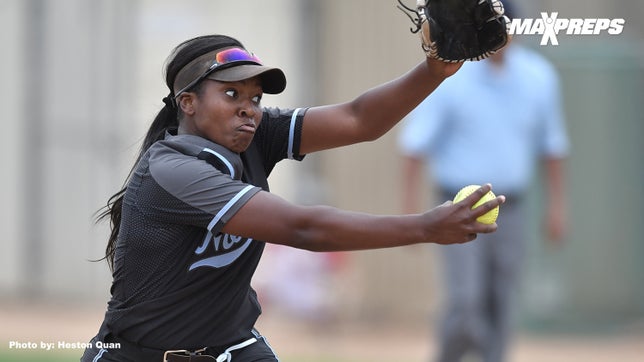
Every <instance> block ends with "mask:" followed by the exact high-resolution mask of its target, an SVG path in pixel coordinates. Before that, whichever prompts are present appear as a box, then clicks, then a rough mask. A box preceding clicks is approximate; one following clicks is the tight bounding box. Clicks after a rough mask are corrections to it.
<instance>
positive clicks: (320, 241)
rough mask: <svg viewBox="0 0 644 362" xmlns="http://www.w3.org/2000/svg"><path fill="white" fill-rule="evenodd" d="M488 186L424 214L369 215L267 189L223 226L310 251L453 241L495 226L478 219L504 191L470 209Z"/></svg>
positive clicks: (470, 237)
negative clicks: (296, 200) (292, 199)
mask: <svg viewBox="0 0 644 362" xmlns="http://www.w3.org/2000/svg"><path fill="white" fill-rule="evenodd" d="M489 190H490V185H485V186H483V187H482V188H481V189H479V190H478V191H477V192H475V193H473V194H472V195H470V196H469V197H468V198H466V199H465V201H464V202H459V203H457V204H453V203H452V202H450V201H448V202H446V203H444V204H442V205H440V206H438V207H436V208H434V209H432V210H429V211H427V212H425V213H423V214H414V215H402V216H393V215H389V216H387V215H383V216H378V215H370V214H364V213H358V212H350V211H343V210H339V209H336V208H333V207H328V206H297V205H293V204H290V203H288V202H286V201H285V200H283V199H281V198H280V197H278V196H275V195H273V194H270V193H268V192H259V193H257V194H255V195H254V196H253V197H252V198H251V199H250V200H249V201H248V202H247V203H246V204H245V205H244V206H242V208H241V209H240V210H239V211H237V213H236V214H235V215H234V216H233V217H232V218H231V219H230V220H229V221H228V223H227V224H226V225H225V226H224V228H223V231H224V232H225V233H228V234H233V235H238V236H244V237H251V238H253V239H257V240H263V241H266V242H270V243H276V244H283V245H288V246H292V247H296V248H299V249H306V250H312V251H342V250H363V249H378V248H389V247H396V246H403V245H409V244H416V243H437V244H454V243H464V242H467V241H471V240H473V239H475V238H476V234H478V233H489V232H493V231H495V230H496V228H497V226H496V224H492V225H486V224H481V223H479V222H477V221H476V218H477V217H479V216H481V215H483V214H485V213H486V212H487V211H489V210H491V209H492V208H494V207H496V206H497V205H499V204H501V203H503V202H504V201H505V197H504V196H499V197H497V198H496V199H494V200H492V201H489V202H487V203H485V204H483V205H481V206H480V207H478V208H476V209H474V210H472V209H471V207H472V205H474V204H475V203H476V202H477V201H478V200H479V199H480V197H481V196H482V195H484V194H485V193H487V191H489Z"/></svg>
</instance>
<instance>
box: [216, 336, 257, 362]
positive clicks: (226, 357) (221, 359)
mask: <svg viewBox="0 0 644 362" xmlns="http://www.w3.org/2000/svg"><path fill="white" fill-rule="evenodd" d="M255 342H257V338H254V337H253V338H251V339H248V340H245V341H244V342H242V343H238V344H236V345H234V346H230V347H228V348H226V350H225V351H224V352H223V353H222V354H220V355H219V356H217V362H230V361H231V360H232V359H233V356H232V354H230V352H232V351H236V350H238V349H242V348H244V347H248V346H250V345H251V344H253V343H255Z"/></svg>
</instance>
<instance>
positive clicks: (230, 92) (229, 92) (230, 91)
mask: <svg viewBox="0 0 644 362" xmlns="http://www.w3.org/2000/svg"><path fill="white" fill-rule="evenodd" d="M237 94H238V93H237V91H236V90H234V89H228V90H227V91H226V95H227V96H229V97H231V98H237Z"/></svg>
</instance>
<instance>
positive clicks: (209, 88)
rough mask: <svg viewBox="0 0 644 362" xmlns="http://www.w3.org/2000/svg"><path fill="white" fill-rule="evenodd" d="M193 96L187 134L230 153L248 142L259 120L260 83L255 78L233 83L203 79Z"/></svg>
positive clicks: (260, 111)
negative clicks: (221, 147) (208, 141)
mask: <svg viewBox="0 0 644 362" xmlns="http://www.w3.org/2000/svg"><path fill="white" fill-rule="evenodd" d="M202 89H203V91H202V93H201V95H200V96H199V97H195V98H194V99H193V101H194V103H193V106H194V115H193V117H191V118H192V122H191V123H192V127H191V128H192V131H190V132H189V133H192V134H196V135H198V136H201V137H204V138H207V139H209V140H211V141H213V142H215V143H217V144H219V145H221V146H224V147H226V148H228V149H229V150H231V151H233V152H243V151H245V150H246V149H247V148H248V146H249V145H250V143H251V141H252V140H253V137H254V135H255V131H256V129H257V127H258V126H259V123H260V122H261V120H262V108H261V104H260V102H261V99H262V94H263V92H262V84H261V81H260V79H259V78H258V77H255V78H250V79H246V80H242V81H237V82H219V81H215V80H210V79H207V80H205V81H204V84H203V88H202Z"/></svg>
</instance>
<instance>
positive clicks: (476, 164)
mask: <svg viewBox="0 0 644 362" xmlns="http://www.w3.org/2000/svg"><path fill="white" fill-rule="evenodd" d="M504 59H505V62H504V65H503V67H499V66H497V65H495V64H493V63H492V62H491V61H490V60H489V59H488V60H484V61H480V62H467V63H466V64H464V65H463V67H462V68H461V69H460V70H459V71H458V72H457V73H456V74H455V75H453V76H452V77H450V78H448V79H447V80H445V81H444V82H443V84H441V85H440V86H439V87H438V88H437V89H436V90H435V91H434V92H433V93H432V94H431V95H430V96H429V97H427V99H425V100H424V101H423V102H422V103H421V104H420V105H419V106H418V107H417V108H416V109H415V110H413V111H412V112H411V113H410V114H409V115H408V116H407V118H406V119H405V121H404V122H403V127H402V130H401V133H400V135H399V146H400V149H401V151H402V153H403V154H405V155H407V156H414V157H421V158H424V159H425V160H426V161H427V163H428V166H431V177H432V178H433V179H434V180H436V182H437V183H438V185H439V186H440V187H442V188H444V189H446V190H458V189H460V188H461V187H463V186H465V185H468V184H483V183H486V182H491V183H492V184H493V185H494V188H495V190H497V191H499V192H503V193H507V194H512V193H520V192H522V191H523V190H525V189H526V188H527V187H528V186H529V184H530V182H531V178H532V176H533V173H534V169H535V164H536V162H537V161H538V160H539V159H541V158H543V157H552V158H561V157H564V156H566V154H567V152H568V148H569V141H568V137H567V133H566V130H565V125H564V116H563V112H562V105H561V96H560V89H559V81H558V75H557V73H556V71H555V69H554V67H553V66H552V65H551V64H550V63H549V62H548V61H546V60H545V58H543V57H542V56H540V55H538V54H537V53H535V52H533V51H531V50H528V49H524V48H521V47H519V46H516V45H514V46H510V47H509V48H507V49H506V50H505V58H504ZM429 169H430V167H427V170H429Z"/></svg>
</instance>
